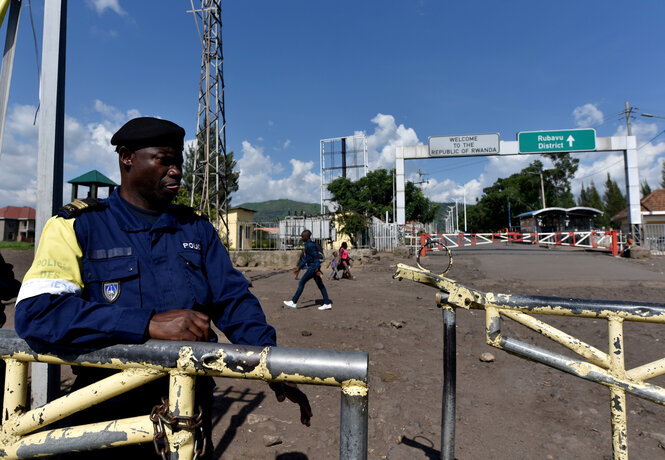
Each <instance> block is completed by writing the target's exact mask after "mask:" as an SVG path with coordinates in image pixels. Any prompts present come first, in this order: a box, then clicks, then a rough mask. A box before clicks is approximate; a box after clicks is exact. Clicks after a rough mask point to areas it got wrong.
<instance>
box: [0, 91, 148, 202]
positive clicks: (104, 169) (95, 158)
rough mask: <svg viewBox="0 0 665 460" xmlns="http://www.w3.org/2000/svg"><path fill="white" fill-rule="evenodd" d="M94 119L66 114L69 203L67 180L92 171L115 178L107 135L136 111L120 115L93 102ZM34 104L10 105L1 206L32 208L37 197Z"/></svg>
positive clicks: (0, 160)
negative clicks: (87, 120) (90, 120)
mask: <svg viewBox="0 0 665 460" xmlns="http://www.w3.org/2000/svg"><path fill="white" fill-rule="evenodd" d="M93 107H94V109H95V113H97V114H98V115H100V116H101V118H100V119H99V121H95V122H89V123H84V122H82V121H81V120H78V119H76V118H74V117H71V116H69V115H66V116H65V136H64V152H65V157H64V173H63V182H64V184H63V199H64V201H65V202H68V201H69V199H70V197H71V186H70V185H69V184H67V181H68V180H70V179H73V178H74V177H77V176H80V175H81V174H84V173H86V172H88V171H90V170H92V169H97V170H98V171H99V172H101V173H102V174H104V175H106V176H108V177H109V178H110V179H112V180H113V181H115V182H118V183H119V182H120V173H119V171H118V161H117V155H116V154H115V152H114V149H113V146H111V145H110V139H111V136H112V134H113V133H114V132H115V131H116V130H117V129H118V128H119V127H120V126H121V124H122V123H124V121H126V120H127V118H133V117H134V116H138V115H140V114H139V112H138V111H136V110H133V109H132V110H128V111H127V112H125V114H123V112H122V111H120V110H118V109H117V108H115V107H112V106H109V105H107V104H104V103H103V102H101V101H94V104H93ZM35 111H36V107H34V106H29V105H13V106H10V107H9V111H8V114H7V124H6V130H5V138H4V140H3V145H2V156H1V157H0V184H2V186H1V187H0V207H2V206H8V205H12V206H33V207H34V206H35V205H36V198H37V156H38V133H39V127H38V121H37V123H35V124H33V122H34V117H35Z"/></svg>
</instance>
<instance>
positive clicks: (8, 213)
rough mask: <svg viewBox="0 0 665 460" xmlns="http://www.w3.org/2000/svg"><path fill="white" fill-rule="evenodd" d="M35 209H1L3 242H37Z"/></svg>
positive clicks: (0, 222) (14, 207)
mask: <svg viewBox="0 0 665 460" xmlns="http://www.w3.org/2000/svg"><path fill="white" fill-rule="evenodd" d="M36 214H37V213H36V212H35V210H34V208H31V207H30V206H21V207H19V206H5V207H4V208H0V236H2V241H26V242H29V243H32V242H34V241H35V216H36Z"/></svg>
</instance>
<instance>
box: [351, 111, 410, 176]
mask: <svg viewBox="0 0 665 460" xmlns="http://www.w3.org/2000/svg"><path fill="white" fill-rule="evenodd" d="M372 123H375V124H376V127H375V128H374V133H373V134H371V135H369V136H367V152H368V155H369V169H371V170H374V169H379V168H386V169H392V168H394V167H395V147H398V146H409V145H421V144H422V142H420V141H418V135H417V134H416V131H415V130H414V129H413V128H407V127H405V126H404V125H403V124H400V125H399V126H398V125H397V123H396V122H395V117H393V116H392V115H384V114H382V113H379V114H377V115H376V116H375V117H374V118H372ZM356 134H361V133H359V132H356Z"/></svg>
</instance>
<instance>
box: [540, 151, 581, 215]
mask: <svg viewBox="0 0 665 460" xmlns="http://www.w3.org/2000/svg"><path fill="white" fill-rule="evenodd" d="M545 157H546V158H549V159H550V160H551V161H552V163H553V166H554V167H553V168H552V169H548V170H547V171H546V173H545V174H544V182H545V185H546V187H545V196H546V197H547V206H550V207H551V206H557V207H561V208H570V207H571V206H575V198H574V196H573V193H572V191H571V187H570V181H571V180H572V179H573V177H574V176H575V173H576V172H577V168H578V167H579V162H580V160H579V159H577V158H572V157H571V156H570V154H569V153H559V154H556V153H548V154H545ZM548 185H549V187H548Z"/></svg>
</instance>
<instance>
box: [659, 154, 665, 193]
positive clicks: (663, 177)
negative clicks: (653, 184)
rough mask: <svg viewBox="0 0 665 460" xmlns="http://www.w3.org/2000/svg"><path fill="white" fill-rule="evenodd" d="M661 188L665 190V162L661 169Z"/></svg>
mask: <svg viewBox="0 0 665 460" xmlns="http://www.w3.org/2000/svg"><path fill="white" fill-rule="evenodd" d="M660 188H665V160H663V162H662V163H661V167H660Z"/></svg>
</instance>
